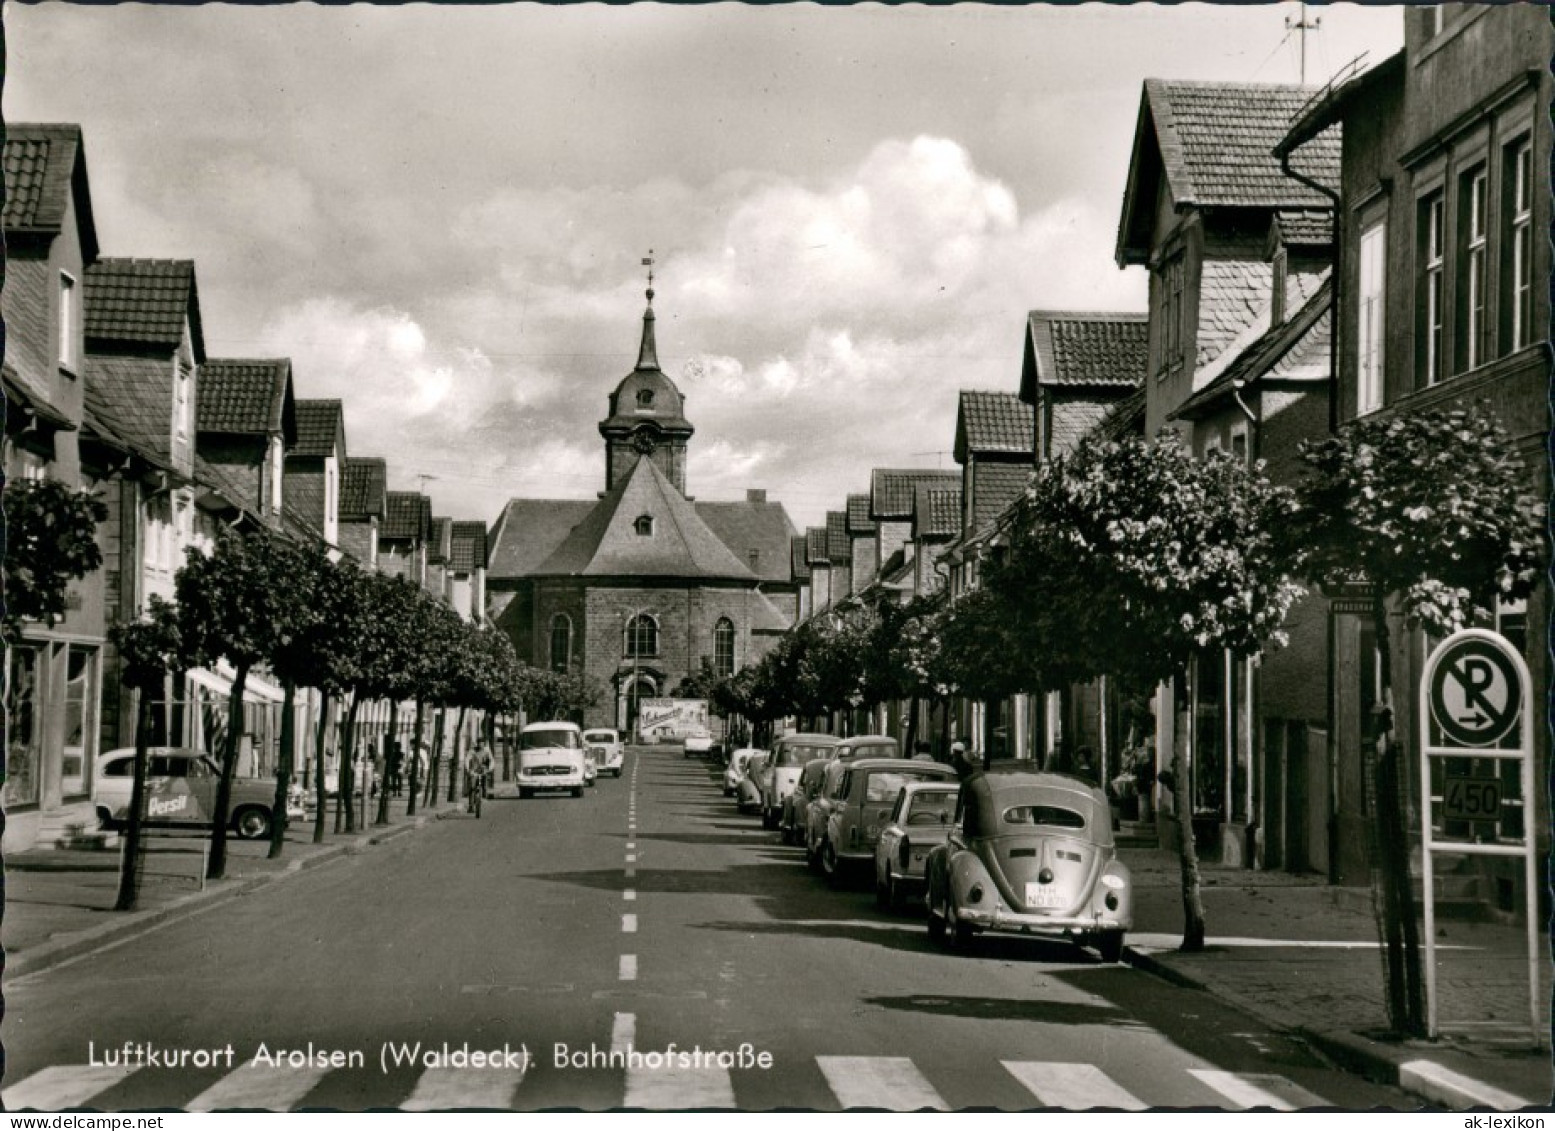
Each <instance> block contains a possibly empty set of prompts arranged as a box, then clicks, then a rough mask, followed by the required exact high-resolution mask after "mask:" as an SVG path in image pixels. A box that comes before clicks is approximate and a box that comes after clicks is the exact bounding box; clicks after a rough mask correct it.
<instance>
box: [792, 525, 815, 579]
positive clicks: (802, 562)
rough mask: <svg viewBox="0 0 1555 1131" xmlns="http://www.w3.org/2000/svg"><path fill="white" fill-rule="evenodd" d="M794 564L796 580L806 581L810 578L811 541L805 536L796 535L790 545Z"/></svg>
mask: <svg viewBox="0 0 1555 1131" xmlns="http://www.w3.org/2000/svg"><path fill="white" fill-rule="evenodd" d="M789 554H790V558H791V560H792V562H793V571H794V580H795V581H804V580H806V579H808V578H809V576H810V540H809V539H808V538H807V537H805V536H804V535H803V534H796V535H794V537H793V539H792V540H791V542H790V545H789Z"/></svg>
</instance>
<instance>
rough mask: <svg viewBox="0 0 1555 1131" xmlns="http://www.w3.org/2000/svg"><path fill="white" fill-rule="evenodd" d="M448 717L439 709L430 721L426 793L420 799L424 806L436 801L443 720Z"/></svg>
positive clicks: (445, 711)
mask: <svg viewBox="0 0 1555 1131" xmlns="http://www.w3.org/2000/svg"><path fill="white" fill-rule="evenodd" d="M447 717H448V708H447V707H439V708H438V709H437V718H435V719H433V720H432V758H431V768H430V769H429V770H428V771H427V792H426V795H425V796H424V797H423V798H422V799H421V800H422V802H423V803H424V804H426V805H431V804H432V802H434V801H436V800H437V784H438V781H439V778H438V767H439V765H440V763H441V762H442V759H443V730H444V729H445V720H446V719H447Z"/></svg>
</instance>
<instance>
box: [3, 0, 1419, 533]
mask: <svg viewBox="0 0 1555 1131" xmlns="http://www.w3.org/2000/svg"><path fill="white" fill-rule="evenodd" d="M1297 12H1298V9H1297V7H1296V6H1295V5H1291V4H1284V5H1277V6H1276V5H1271V6H1267V7H1260V6H1241V5H1239V6H1236V7H1229V6H1228V7H1216V6H1210V5H1201V4H1189V5H1185V6H1179V7H1170V8H1167V7H1155V6H1153V5H1139V6H1127V7H1125V6H1113V5H1106V6H1104V5H1095V4H1092V5H1086V6H1081V7H1051V8H1049V7H1042V6H1031V7H1021V8H1005V7H1001V8H988V7H983V6H974V5H965V6H957V7H955V8H951V9H943V8H921V7H916V6H913V7H894V8H882V7H879V6H875V5H869V6H860V7H853V8H838V7H818V6H815V5H811V4H802V5H797V4H796V5H774V6H762V7H747V6H740V5H735V4H719V5H710V6H661V5H637V6H632V7H626V8H623V7H608V8H607V7H602V6H598V5H592V4H590V5H574V6H560V7H557V6H538V5H532V4H523V5H511V6H484V7H478V8H449V7H428V6H426V5H416V6H412V7H405V8H392V7H380V6H372V7H368V6H362V5H358V6H352V7H331V8H319V7H315V6H312V5H306V6H303V5H297V6H278V7H260V8H252V7H244V6H236V5H210V6H206V7H198V8H189V7H182V6H180V7H166V8H159V7H155V6H146V5H140V4H134V5H123V6H90V7H76V6H70V5H42V6H31V5H28V6H19V5H15V4H10V3H7V4H6V5H5V25H6V27H5V30H6V40H7V49H8V52H9V58H8V60H7V64H8V66H7V71H6V74H5V89H4V95H3V110H4V113H5V116H6V117H7V118H8V119H9V120H12V121H72V122H78V123H80V124H81V126H82V127H83V129H84V131H85V137H86V147H87V162H88V169H89V171H90V174H91V181H92V194H93V204H94V208H95V211H96V218H97V225H98V233H99V238H100V240H101V243H102V246H103V251H104V254H108V255H139V256H161V257H179V258H192V259H194V260H195V262H196V269H197V273H198V278H199V285H200V300H201V306H202V310H203V314H204V322H205V334H206V343H207V348H208V351H209V353H210V354H211V355H212V356H228V357H233V356H278V355H284V356H289V357H291V358H292V359H293V362H294V365H295V373H296V391H297V395H298V396H300V397H340V398H343V399H344V400H345V403H346V428H347V439H348V443H349V445H350V450H351V452H352V453H353V454H356V455H381V456H386V457H387V458H388V460H389V478H390V485H391V486H392V487H394V488H397V489H416V488H417V487H419V486H420V485H421V484H423V483H424V484H425V487H424V489H425V490H426V491H427V493H428V494H430V495H431V497H432V499H433V504H434V507H435V509H436V510H437V512H438V513H440V514H451V515H453V516H454V517H459V518H481V519H484V520H486V521H487V522H491V521H493V520H494V519H495V517H496V515H497V513H498V511H499V510H500V507H501V504H502V502H503V501H504V500H505V499H507V498H508V497H510V496H513V495H526V496H539V497H551V498H588V497H592V496H593V495H594V494H595V493H596V492H598V491H599V490H600V489H601V488H602V486H603V480H604V460H603V454H602V453H603V449H602V441H601V440H600V437H599V434H598V431H597V427H596V426H597V424H598V422H599V421H600V420H601V419H603V417H604V415H605V412H606V397H607V395H608V394H609V392H610V390H611V389H612V388H613V387H614V385H615V383H616V382H617V381H618V380H619V379H620V378H621V377H622V376H624V375H625V374H626V373H627V372H628V371H629V370H630V369H631V367H632V364H633V362H634V361H635V360H636V351H637V344H638V336H639V332H640V326H641V322H640V319H641V315H642V310H643V305H644V300H643V293H642V292H643V289H644V286H645V281H644V278H643V269H642V268H641V266H640V262H641V260H642V258H643V257H644V256H645V255H646V254H647V253H648V250H649V249H650V248H651V249H653V252H654V255H655V257H656V259H657V264H658V265H657V268H656V271H657V279H656V282H655V289H656V291H657V298H656V300H655V303H654V306H655V309H656V311H657V314H658V323H657V329H658V343H659V357H660V359H661V361H662V362H663V365H664V369H665V370H666V372H668V373H669V374H670V375H671V376H672V377H674V378H675V380H676V381H677V383H678V384H679V385H680V387H681V390H682V391H683V392H684V393H685V394H686V399H687V415H688V416H689V417H690V419H691V421H692V423H693V424H694V425H695V426H696V429H697V432H696V436H695V437H694V438H693V440H692V448H691V457H690V469H689V475H688V480H689V482H688V486H689V489H690V491H691V492H692V493H693V494H694V495H696V496H697V497H699V498H709V499H717V498H735V497H739V496H740V495H741V493H742V492H743V491H744V489H745V488H746V487H765V488H767V489H768V490H769V491H770V492H771V494H772V495H773V496H774V497H776V498H778V499H780V500H782V501H783V502H784V503H785V504H786V505H787V506H788V509H789V513H790V515H791V516H792V517H793V519H794V521H795V523H796V524H797V525H798V526H800V527H801V528H803V527H804V526H806V525H813V524H816V523H818V522H821V521H823V516H824V513H825V511H826V510H828V509H836V508H838V507H839V506H840V505H841V504H842V502H843V496H844V495H845V494H846V493H847V492H849V491H860V490H863V489H865V487H866V485H867V483H868V476H869V469H870V468H871V467H877V466H904V467H911V466H924V467H933V466H952V463H951V457H950V452H949V450H950V448H951V446H952V442H953V440H954V430H955V406H956V390H958V389H963V388H981V389H1005V390H1014V389H1015V388H1016V387H1017V385H1018V383H1019V378H1020V361H1021V345H1022V333H1023V329H1024V318H1025V312H1026V311H1027V310H1030V309H1033V308H1040V307H1057V308H1074V309H1142V308H1143V305H1144V295H1145V280H1144V277H1143V274H1142V272H1141V270H1140V269H1138V268H1131V269H1130V270H1128V271H1120V270H1119V269H1118V268H1117V267H1116V266H1115V264H1114V262H1113V259H1112V252H1113V245H1114V239H1115V235H1116V226H1117V218H1118V212H1119V206H1120V203H1121V198H1122V190H1123V180H1124V176H1125V174H1126V172H1127V166H1128V155H1129V145H1130V141H1131V138H1132V134H1133V128H1134V122H1135V118H1136V115H1137V113H1138V107H1139V94H1140V84H1141V81H1142V80H1143V79H1144V78H1146V77H1149V76H1160V77H1165V78H1185V79H1215V80H1227V81H1258V82H1291V81H1296V79H1297V78H1298V75H1299V65H1300V64H1299V52H1298V47H1297V38H1298V37H1296V36H1293V35H1290V34H1288V33H1287V27H1286V23H1287V19H1288V18H1290V17H1292V16H1293V15H1296V14H1297ZM1314 14H1317V15H1320V16H1321V21H1322V23H1321V28H1320V30H1318V31H1317V32H1316V33H1315V34H1314V35H1312V36H1311V37H1310V38H1309V39H1308V48H1307V77H1308V80H1309V81H1314V82H1320V81H1324V80H1326V79H1327V78H1328V77H1329V76H1330V75H1331V74H1332V73H1333V72H1334V71H1336V70H1337V69H1338V68H1339V67H1341V66H1342V65H1344V64H1345V63H1346V62H1348V61H1349V60H1351V59H1353V58H1355V57H1356V56H1357V55H1360V54H1361V53H1362V52H1366V53H1368V55H1369V58H1370V60H1371V61H1372V62H1376V61H1378V60H1380V59H1382V58H1384V57H1385V56H1386V55H1387V54H1389V53H1391V52H1392V51H1393V50H1396V48H1397V46H1398V44H1399V41H1400V37H1401V34H1402V33H1401V17H1400V14H1399V11H1398V9H1396V8H1380V9H1379V8H1369V9H1362V8H1357V7H1355V6H1352V5H1338V6H1335V7H1329V8H1323V9H1314ZM421 476H427V477H430V478H427V479H425V480H423V479H421V478H419V477H421Z"/></svg>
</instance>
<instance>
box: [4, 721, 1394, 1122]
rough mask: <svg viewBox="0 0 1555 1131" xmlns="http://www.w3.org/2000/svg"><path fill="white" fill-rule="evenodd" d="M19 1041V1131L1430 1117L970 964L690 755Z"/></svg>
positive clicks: (33, 1011) (151, 979)
mask: <svg viewBox="0 0 1555 1131" xmlns="http://www.w3.org/2000/svg"><path fill="white" fill-rule="evenodd" d="M1140 926H1141V927H1142V928H1146V927H1148V925H1147V924H1141V925H1140ZM0 1036H3V1038H4V1045H5V1055H6V1072H5V1080H4V1099H5V1102H6V1106H7V1107H8V1108H10V1109H12V1110H15V1109H16V1108H18V1107H22V1106H37V1107H41V1108H44V1109H46V1110H58V1109H61V1108H65V1107H71V1106H84V1107H91V1108H95V1109H100V1110H127V1109H143V1108H164V1109H165V1108H174V1109H206V1108H263V1109H270V1110H283V1109H293V1110H296V1109H304V1108H336V1109H348V1110H361V1109H366V1108H402V1109H421V1110H424V1109H435V1108H443V1107H481V1108H516V1109H519V1110H534V1109H548V1108H583V1109H590V1110H594V1109H606V1108H618V1107H644V1108H672V1109H673V1108H699V1107H730V1106H732V1107H739V1108H742V1109H746V1110H767V1109H773V1108H805V1109H821V1110H837V1109H839V1108H843V1107H880V1108H888V1109H896V1110H900V1109H914V1108H919V1107H929V1108H952V1109H959V1108H974V1107H975V1108H995V1109H1005V1110H1018V1109H1028V1108H1034V1107H1041V1106H1053V1107H1064V1108H1085V1107H1091V1106H1104V1107H1115V1108H1136V1107H1208V1108H1236V1109H1240V1108H1247V1107H1258V1106H1271V1107H1311V1106H1322V1105H1327V1106H1335V1107H1340V1108H1345V1109H1365V1108H1371V1107H1373V1106H1383V1107H1402V1106H1407V1104H1408V1101H1407V1100H1406V1099H1405V1097H1404V1096H1403V1095H1402V1094H1401V1093H1399V1092H1396V1091H1394V1090H1392V1089H1388V1088H1382V1087H1378V1086H1374V1085H1371V1084H1368V1083H1366V1082H1364V1081H1362V1080H1360V1079H1359V1078H1357V1077H1353V1076H1350V1075H1348V1074H1345V1073H1343V1072H1339V1071H1336V1070H1333V1069H1330V1068H1328V1067H1327V1066H1325V1065H1324V1064H1323V1063H1322V1062H1320V1061H1319V1060H1318V1059H1317V1058H1315V1057H1314V1056H1313V1055H1312V1054H1311V1053H1310V1052H1308V1051H1307V1050H1306V1049H1305V1048H1304V1047H1303V1046H1301V1045H1300V1044H1298V1043H1296V1042H1294V1041H1292V1040H1290V1039H1288V1038H1286V1037H1284V1036H1282V1035H1281V1034H1279V1033H1277V1032H1274V1031H1271V1030H1269V1029H1268V1028H1267V1027H1265V1026H1263V1025H1261V1024H1259V1023H1257V1022H1255V1021H1253V1020H1251V1019H1249V1018H1248V1017H1246V1016H1244V1015H1242V1014H1240V1013H1237V1012H1235V1011H1233V1010H1231V1009H1229V1008H1227V1007H1225V1006H1222V1005H1219V1004H1218V1003H1216V1002H1215V1001H1214V999H1212V998H1211V997H1209V996H1207V995H1205V994H1202V993H1199V992H1195V991H1189V990H1184V989H1180V988H1177V987H1174V986H1171V985H1168V984H1166V983H1164V982H1162V981H1160V980H1158V979H1156V978H1154V977H1152V976H1150V975H1148V974H1145V973H1142V972H1139V971H1136V970H1133V969H1130V968H1128V967H1126V966H1120V965H1104V964H1102V963H1101V962H1100V961H1099V960H1097V959H1096V957H1095V956H1094V955H1093V954H1091V953H1090V952H1087V951H1081V950H1079V949H1077V948H1072V947H1068V946H1063V945H1058V944H1048V943H1043V942H1038V941H1034V940H1021V939H1011V940H1002V939H981V940H979V942H978V945H977V946H975V947H974V948H973V950H972V951H971V952H970V953H968V954H961V953H950V952H946V951H944V950H941V949H939V948H937V947H936V946H934V945H933V944H931V943H930V942H929V940H928V936H927V932H926V930H925V929H924V925H923V922H922V920H921V919H920V918H918V917H917V916H916V915H906V914H903V915H890V914H886V913H882V912H880V911H877V910H876V908H875V906H874V901H873V899H872V898H871V895H870V893H869V892H868V891H867V890H865V889H864V888H863V887H862V886H860V888H859V889H857V890H854V891H834V890H832V889H830V888H829V887H827V886H826V885H825V884H824V883H823V882H822V881H821V880H820V879H819V878H818V877H816V876H814V875H812V874H811V873H810V872H808V871H807V870H806V869H805V867H804V866H803V861H802V855H801V853H800V852H799V850H797V849H792V848H786V847H783V846H781V845H779V844H778V843H777V838H776V834H775V833H770V832H766V831H764V830H763V829H762V828H761V825H760V821H759V820H758V819H757V818H755V817H750V816H742V815H739V814H737V813H736V812H735V809H734V805H733V803H732V802H731V801H729V800H727V799H725V798H724V797H723V796H722V792H721V790H720V788H719V785H718V779H717V777H716V776H715V772H714V770H713V768H712V767H711V766H709V765H707V764H706V763H703V762H700V761H687V760H685V759H683V758H682V757H681V755H680V752H679V751H678V750H674V751H672V750H668V749H665V748H659V749H653V750H642V751H635V752H633V753H632V754H629V755H628V759H627V763H626V773H625V776H624V777H623V778H622V779H621V780H620V781H614V780H609V779H605V780H602V781H600V783H599V784H598V786H597V787H596V788H594V789H591V790H589V791H588V793H587V795H586V796H585V797H584V798H582V799H574V798H571V797H566V796H555V797H540V798H535V799H531V800H526V801H519V800H517V799H516V798H514V797H512V796H511V787H507V789H506V791H505V794H504V796H501V797H499V798H497V799H494V800H492V801H489V802H488V803H487V805H486V809H485V815H484V817H483V818H482V819H480V820H478V821H477V820H475V819H474V818H471V817H467V816H460V817H457V818H453V819H449V820H444V821H440V822H437V823H436V824H435V825H434V826H432V827H429V828H427V829H424V830H422V831H421V832H419V833H416V834H414V835H411V836H404V837H399V838H396V839H395V840H393V841H390V842H388V843H387V844H385V845H383V846H380V847H378V848H375V849H374V850H372V851H371V852H368V853H364V854H362V855H358V856H348V857H344V858H342V859H340V860H339V861H338V862H335V863H331V864H329V865H326V866H324V867H321V868H318V869H315V870H312V871H307V872H304V873H301V874H299V875H297V876H295V877H293V878H291V879H288V880H286V881H285V882H282V883H277V884H272V885H269V886H267V887H264V888H261V889H259V890H257V891H255V892H253V893H251V894H250V895H248V896H245V897H243V898H241V899H238V900H235V901H232V902H229V903H226V904H224V905H222V906H220V907H217V908H213V909H211V910H209V911H206V912H203V913H201V914H198V915H195V916H192V917H189V918H186V919H183V920H179V921H177V922H174V923H171V924H168V925H165V926H162V927H159V928H155V929H153V930H150V931H148V932H146V933H145V934H143V935H141V936H139V937H136V938H133V939H130V940H128V941H126V942H123V943H121V944H119V945H117V946H114V947H113V948H111V949H107V950H104V951H101V952H98V953H96V954H92V955H87V956H84V957H82V958H80V959H77V960H74V961H73V962H71V963H68V964H65V965H62V966H59V967H55V968H53V969H51V970H47V971H42V972H39V973H38V974H35V975H30V976H26V977H22V978H19V979H16V980H14V981H10V982H8V984H7V987H6V1013H5V1019H4V1025H3V1029H0ZM126 1044H128V1045H129V1046H131V1051H130V1053H129V1054H128V1059H129V1060H130V1061H131V1062H132V1063H134V1062H140V1061H143V1060H144V1058H143V1057H141V1056H138V1055H137V1054H136V1053H135V1051H134V1046H151V1047H152V1048H153V1049H154V1050H156V1052H157V1055H158V1057H159V1058H160V1059H161V1060H164V1061H165V1060H166V1059H167V1058H168V1057H169V1056H175V1057H181V1058H182V1059H183V1060H184V1061H185V1063H183V1064H180V1065H174V1066H168V1065H166V1064H165V1063H164V1064H157V1065H148V1064H143V1063H142V1064H141V1065H140V1066H139V1067H133V1068H126V1067H124V1066H122V1065H121V1064H116V1063H114V1061H115V1059H116V1058H122V1057H124V1056H125V1046H126ZM671 1046H673V1049H672V1048H671ZM229 1048H230V1050H231V1051H230V1053H229V1052H228V1051H227V1050H228V1049H229ZM628 1050H630V1052H632V1053H635V1054H638V1055H637V1056H636V1057H635V1058H633V1062H632V1063H624V1061H625V1059H626V1056H625V1054H627V1053H628ZM698 1050H701V1056H700V1058H699V1057H698ZM612 1051H614V1052H615V1053H616V1054H617V1055H616V1057H615V1058H614V1063H612V1062H611V1060H612V1058H611V1053H612ZM461 1052H463V1053H470V1054H474V1053H480V1054H483V1055H484V1056H486V1058H487V1059H488V1060H491V1061H494V1062H495V1063H492V1064H479V1065H472V1064H469V1063H466V1062H464V1061H461V1058H460V1054H461ZM671 1053H673V1055H670V1054H671ZM709 1053H711V1054H713V1055H712V1056H708V1054H709ZM682 1054H684V1055H682ZM656 1056H667V1057H668V1059H667V1060H665V1061H661V1062H660V1063H657V1064H655V1063H654V1058H655V1057H656ZM472 1059H473V1057H472ZM699 1059H700V1060H701V1061H703V1062H702V1063H698V1060H699ZM94 1061H96V1062H98V1063H96V1064H94V1063H93V1062H94ZM688 1061H689V1063H688Z"/></svg>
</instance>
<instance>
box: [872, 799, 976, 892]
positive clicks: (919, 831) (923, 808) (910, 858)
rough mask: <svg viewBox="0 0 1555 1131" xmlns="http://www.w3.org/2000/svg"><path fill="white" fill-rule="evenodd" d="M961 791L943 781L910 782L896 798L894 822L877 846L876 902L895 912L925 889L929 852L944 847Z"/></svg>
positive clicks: (892, 815)
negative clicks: (937, 847) (913, 894)
mask: <svg viewBox="0 0 1555 1131" xmlns="http://www.w3.org/2000/svg"><path fill="white" fill-rule="evenodd" d="M957 792H958V787H957V786H955V785H953V784H950V783H948V782H941V781H935V780H930V781H913V782H908V783H907V784H906V785H904V786H903V787H902V788H901V791H900V792H899V793H898V794H897V795H896V804H895V805H893V806H892V808H891V820H890V823H889V824H887V825H886V827H885V828H883V829H881V830H880V839H879V840H878V841H877V842H876V843H875V902H876V903H878V904H880V906H881V907H885V908H889V909H891V910H896V909H897V908H900V907H901V906H902V905H903V904H904V903H905V902H906V900H907V897H908V896H909V895H910V894H911V893H913V892H914V891H916V890H918V889H921V888H922V887H923V862H924V860H926V859H927V858H928V855H929V850H930V849H932V848H934V847H935V846H937V845H941V844H944V843H945V838H946V837H948V836H949V835H950V828H951V821H952V819H954V817H955V815H956V793H957Z"/></svg>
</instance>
